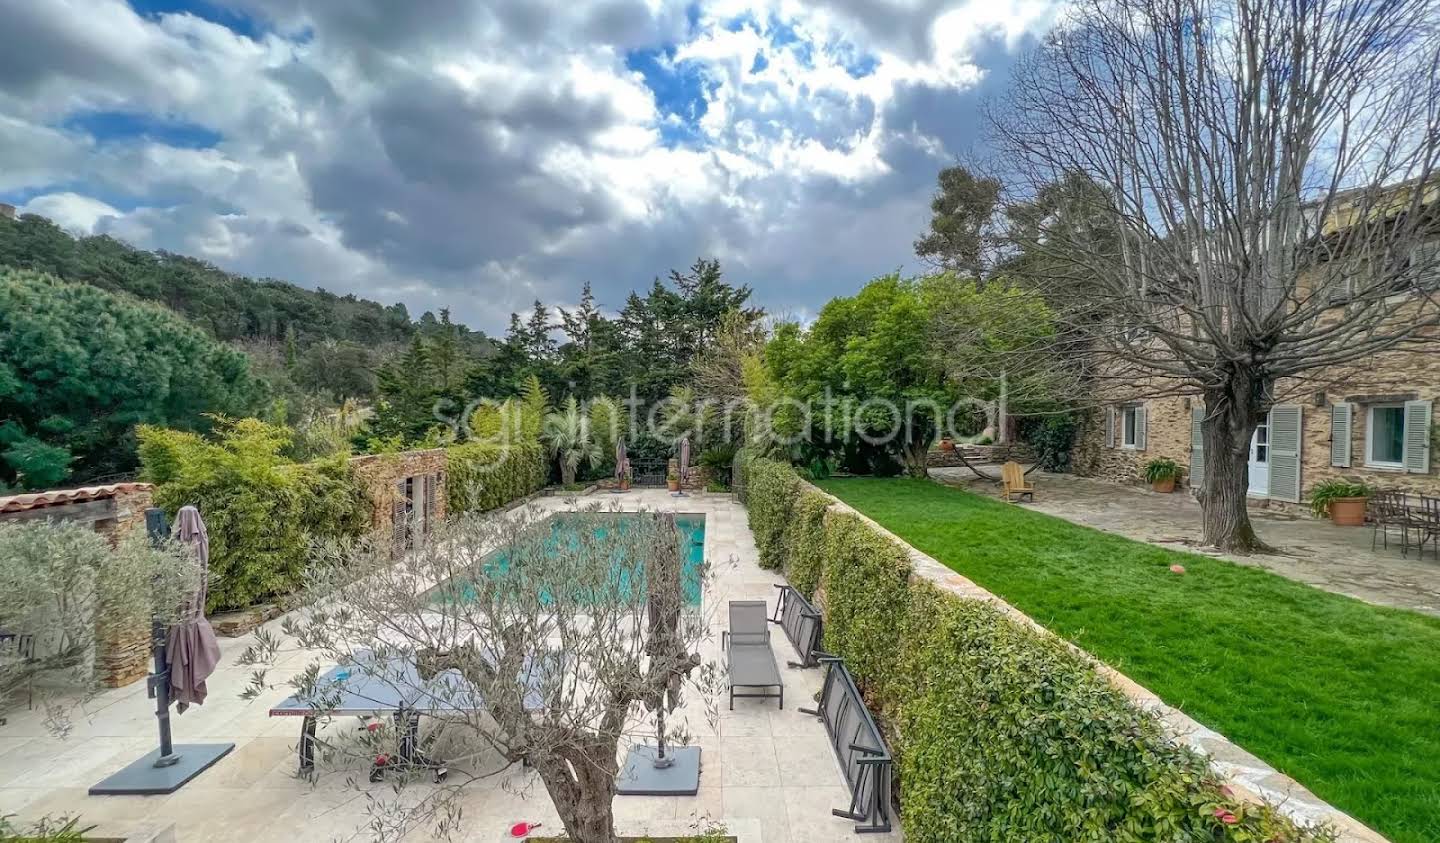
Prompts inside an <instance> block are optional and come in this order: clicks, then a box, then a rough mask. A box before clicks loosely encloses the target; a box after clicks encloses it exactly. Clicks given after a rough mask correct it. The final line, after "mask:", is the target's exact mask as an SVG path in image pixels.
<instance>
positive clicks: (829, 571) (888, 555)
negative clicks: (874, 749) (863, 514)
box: [822, 511, 910, 717]
mask: <svg viewBox="0 0 1440 843" xmlns="http://www.w3.org/2000/svg"><path fill="white" fill-rule="evenodd" d="M824 529H825V543H824V547H825V552H824V573H823V575H822V576H823V581H824V584H825V649H826V650H827V651H828V652H831V653H834V654H835V655H837V656H841V657H843V658H844V659H845V664H846V665H847V666H848V667H849V668H850V672H851V673H853V674H854V675H855V679H856V681H857V682H858V683H859V684H860V686H861V688H862V689H863V690H864V691H865V695H866V698H867V699H870V700H871V701H872V703H873V704H876V705H878V706H879V708H880V714H881V715H882V717H883V716H884V715H886V714H888V710H889V709H890V708H891V707H892V706H893V704H894V703H895V702H896V699H895V698H894V696H893V694H892V691H893V688H892V687H891V686H892V685H893V684H895V683H897V682H903V681H904V680H903V677H901V675H900V674H899V672H898V658H899V656H900V653H899V648H898V647H897V646H896V644H897V642H898V641H899V640H900V631H901V628H902V626H903V623H904V615H905V610H906V607H907V606H908V605H909V602H910V600H909V587H910V586H909V583H910V557H909V555H908V554H907V553H906V552H905V550H904V548H902V547H900V545H898V544H896V543H895V542H894V541H892V540H891V539H889V538H888V537H886V536H882V535H881V534H880V533H878V532H876V531H875V529H874V528H873V527H871V526H870V525H869V524H868V523H867V522H866V521H865V520H864V519H862V518H860V516H858V515H855V514H854V513H851V512H840V511H831V512H828V513H826V514H825V528H824Z"/></svg>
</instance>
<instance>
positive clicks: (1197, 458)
mask: <svg viewBox="0 0 1440 843" xmlns="http://www.w3.org/2000/svg"><path fill="white" fill-rule="evenodd" d="M1204 421H1205V408H1204V407H1202V406H1200V405H1198V404H1197V405H1195V406H1194V407H1191V408H1190V488H1191V489H1193V490H1196V491H1199V489H1200V487H1201V486H1203V485H1204V484H1205V432H1204V430H1203V429H1202V425H1203V423H1204Z"/></svg>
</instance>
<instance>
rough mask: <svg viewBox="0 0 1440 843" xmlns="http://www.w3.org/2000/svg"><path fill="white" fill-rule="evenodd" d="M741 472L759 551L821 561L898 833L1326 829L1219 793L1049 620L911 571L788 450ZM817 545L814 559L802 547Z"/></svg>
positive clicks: (1168, 835) (1239, 840)
mask: <svg viewBox="0 0 1440 843" xmlns="http://www.w3.org/2000/svg"><path fill="white" fill-rule="evenodd" d="M747 473H748V475H749V477H750V478H751V483H750V487H749V490H748V498H749V501H748V502H749V507H750V518H751V524H752V528H754V529H756V544H757V545H759V546H760V547H761V553H762V558H763V554H764V553H765V552H766V549H767V548H768V549H769V552H771V553H772V554H782V555H781V557H780V558H786V557H784V556H783V551H784V550H785V549H786V548H788V549H789V551H790V555H789V557H788V558H787V566H786V569H787V572H794V571H796V569H797V568H796V566H797V563H799V564H800V567H799V571H800V573H801V574H802V575H808V574H807V569H806V568H805V567H804V565H806V564H814V563H815V562H816V561H818V563H819V574H820V580H821V582H820V586H819V591H821V592H822V593H823V599H822V601H821V603H822V605H823V608H824V611H825V648H826V650H828V651H830V652H833V653H835V654H836V655H839V656H842V657H843V658H844V659H845V663H846V664H847V665H848V666H849V668H850V670H851V671H852V672H853V673H854V674H855V677H856V679H857V681H858V682H859V683H860V685H861V687H862V689H863V691H864V693H865V696H866V699H867V701H868V702H869V704H870V706H871V708H872V710H874V711H875V712H876V714H877V715H878V719H879V720H880V722H881V728H882V729H884V730H885V731H886V734H887V736H889V739H890V741H891V750H892V751H893V752H894V754H895V756H896V760H897V774H898V781H899V785H900V800H901V816H902V822H903V824H904V831H905V837H906V839H908V840H913V841H923V842H924V843H929V841H934V842H935V843H952V842H953V841H985V842H986V843H988V841H997V843H998V842H999V841H1014V840H1056V841H1059V840H1065V841H1086V842H1087V843H1088V842H1089V841H1094V843H1101V841H1105V843H1110V841H1133V843H1140V841H1166V843H1192V842H1193V843H1199V841H1208V842H1209V843H1309V841H1318V840H1326V839H1330V836H1329V835H1328V834H1323V833H1314V832H1309V831H1302V830H1298V829H1296V828H1295V827H1294V825H1293V824H1291V823H1290V822H1289V821H1288V820H1286V819H1285V818H1284V817H1282V816H1281V815H1279V814H1278V813H1277V812H1276V811H1275V810H1274V809H1273V808H1271V807H1269V806H1263V805H1253V804H1249V803H1247V802H1244V801H1241V800H1240V799H1237V798H1235V797H1234V796H1233V795H1231V794H1230V793H1228V792H1227V791H1226V790H1225V789H1224V788H1223V786H1222V784H1221V782H1220V780H1219V779H1218V778H1217V777H1216V776H1215V774H1214V773H1213V772H1212V771H1211V770H1210V769H1209V766H1208V765H1207V763H1206V761H1205V760H1204V759H1203V758H1201V757H1200V756H1198V755H1197V754H1195V753H1194V752H1191V751H1190V750H1188V749H1186V748H1183V747H1180V746H1177V745H1175V744H1173V743H1171V742H1170V741H1169V740H1168V739H1167V738H1166V737H1165V734H1164V731H1163V728H1162V725H1161V723H1160V721H1159V720H1158V719H1157V718H1156V717H1155V716H1154V715H1152V714H1150V713H1148V712H1145V711H1143V710H1141V709H1139V708H1137V707H1135V706H1134V705H1133V704H1131V702H1130V701H1129V699H1128V698H1127V697H1126V696H1125V695H1124V694H1123V693H1122V692H1121V691H1119V690H1118V689H1116V688H1115V687H1114V686H1112V685H1111V684H1110V683H1109V681H1108V680H1107V679H1106V678H1105V677H1104V676H1102V675H1101V674H1100V673H1099V672H1098V670H1097V669H1096V666H1095V664H1094V663H1093V662H1091V661H1090V660H1089V659H1088V658H1086V657H1085V656H1084V655H1082V654H1080V653H1077V652H1076V651H1074V650H1072V649H1071V648H1070V647H1069V646H1068V645H1066V643H1065V642H1064V641H1062V640H1061V639H1060V638H1058V637H1056V636H1053V635H1049V634H1047V633H1045V632H1043V631H1040V630H1037V629H1035V628H1033V627H1031V626H1029V625H1028V624H1024V623H1022V622H1020V621H1018V620H1015V619H1012V618H1010V617H1007V616H1006V615H1004V614H1002V613H1001V612H1000V611H999V610H998V609H997V608H995V607H994V606H992V605H990V604H988V603H986V602H983V601H979V600H968V599H963V598H960V597H957V596H955V595H951V594H948V593H945V592H942V591H941V590H939V589H938V588H936V587H935V586H933V585H931V584H930V583H928V582H923V581H915V582H912V581H911V572H912V568H911V565H910V560H909V556H908V554H907V552H906V550H905V549H904V548H903V547H901V546H900V545H898V544H897V543H896V542H894V541H893V540H891V539H890V538H889V537H888V536H885V535H884V534H883V533H881V532H879V531H877V530H876V529H874V528H873V527H872V526H871V525H870V524H869V523H868V522H866V521H865V520H864V519H862V518H860V517H858V516H856V515H854V514H853V513H849V512H844V511H840V510H830V511H828V512H827V511H826V510H825V508H824V507H823V506H821V505H820V504H819V503H818V502H816V501H814V500H813V499H812V497H818V498H820V499H821V500H824V501H825V502H827V503H828V502H829V498H828V496H824V495H820V494H818V493H815V492H813V491H804V490H805V489H806V487H805V485H804V484H803V483H801V482H800V481H799V479H798V477H796V475H795V474H794V472H793V470H791V469H790V467H789V466H787V465H783V464H779V463H774V462H773V461H771V460H764V459H755V460H752V461H751V462H750V465H749V466H748V472H747ZM791 478H793V482H792V480H791ZM797 498H799V499H800V503H799V504H796V503H795V501H796V499H797ZM817 512H818V513H819V516H818V517H819V518H820V526H819V541H818V545H817V540H816V533H815V529H816V528H815V518H816V515H815V513H817ZM762 530H763V531H764V533H763V538H762V532H761V531H762ZM816 546H818V547H819V548H820V555H819V559H818V560H816V559H815V557H814V555H813V554H812V555H810V556H809V557H805V556H803V555H802V554H803V552H804V549H807V548H814V547H816ZM772 567H773V565H772ZM798 587H799V586H798V585H797V588H798Z"/></svg>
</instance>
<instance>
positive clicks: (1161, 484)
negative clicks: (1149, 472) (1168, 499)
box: [1150, 477, 1175, 495]
mask: <svg viewBox="0 0 1440 843" xmlns="http://www.w3.org/2000/svg"><path fill="white" fill-rule="evenodd" d="M1150 489H1151V491H1154V492H1159V493H1160V494H1162V495H1168V494H1170V493H1171V492H1173V491H1175V478H1174V477H1166V478H1165V479H1164V480H1156V481H1155V482H1154V483H1151V484H1150Z"/></svg>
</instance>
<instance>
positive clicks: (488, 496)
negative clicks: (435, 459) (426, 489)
mask: <svg viewBox="0 0 1440 843" xmlns="http://www.w3.org/2000/svg"><path fill="white" fill-rule="evenodd" d="M445 459H446V476H445V507H446V511H447V512H449V513H450V514H452V515H459V514H460V513H462V512H485V511H487V510H491V509H495V508H496V507H500V506H504V505H505V504H507V503H510V502H511V501H514V500H519V499H520V498H523V497H525V496H526V495H529V494H533V493H535V492H538V491H539V490H540V489H542V488H544V487H545V480H546V479H547V478H548V476H549V471H550V466H549V463H548V462H547V461H546V456H545V449H544V448H542V447H541V446H540V444H539V443H537V442H521V443H517V444H513V445H507V446H504V447H501V446H499V445H493V444H489V443H484V442H472V443H468V444H465V445H455V446H453V447H450V448H447V449H446V450H445Z"/></svg>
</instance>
